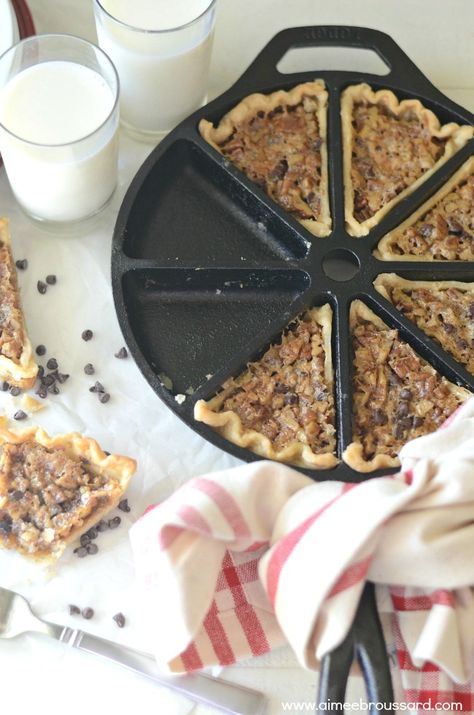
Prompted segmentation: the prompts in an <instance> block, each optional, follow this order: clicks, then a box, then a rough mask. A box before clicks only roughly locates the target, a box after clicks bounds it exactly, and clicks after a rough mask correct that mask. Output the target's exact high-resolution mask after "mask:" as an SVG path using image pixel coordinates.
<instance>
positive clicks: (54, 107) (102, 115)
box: [0, 35, 119, 225]
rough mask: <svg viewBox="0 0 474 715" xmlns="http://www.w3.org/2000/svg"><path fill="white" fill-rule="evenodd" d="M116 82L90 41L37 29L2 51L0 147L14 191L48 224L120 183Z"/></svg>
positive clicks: (95, 204) (80, 210) (78, 214)
mask: <svg viewBox="0 0 474 715" xmlns="http://www.w3.org/2000/svg"><path fill="white" fill-rule="evenodd" d="M118 98H119V81H118V77H117V72H116V70H115V68H114V65H113V64H112V62H111V61H110V59H109V58H108V57H107V55H106V54H105V53H104V52H103V51H102V50H100V49H99V48H98V47H96V46H95V45H93V44H91V43H89V42H86V41H85V40H81V39H80V38H78V37H73V36H71V35H38V36H36V37H30V38H28V39H26V40H23V41H22V42H19V43H18V44H17V45H14V46H13V47H12V48H10V49H9V50H7V52H5V53H4V54H3V55H2V56H1V57H0V152H1V154H2V157H3V162H4V164H5V169H6V172H7V175H8V179H9V182H10V185H11V188H12V191H13V193H14V194H15V197H16V199H17V201H18V203H19V204H20V206H21V207H22V208H23V210H24V211H25V212H26V213H27V214H29V215H30V216H31V217H32V218H34V219H37V220H39V221H42V222H48V223H52V224H56V225H58V224H62V223H69V222H72V221H79V220H81V219H84V218H86V217H88V216H91V215H93V214H95V213H96V212H97V211H99V210H100V209H101V208H102V207H103V206H104V205H105V204H106V203H107V202H108V200H109V199H110V197H111V196H112V194H113V192H114V189H115V186H116V183H117V153H118V144H117V134H118V119H119V118H118V115H119V110H118Z"/></svg>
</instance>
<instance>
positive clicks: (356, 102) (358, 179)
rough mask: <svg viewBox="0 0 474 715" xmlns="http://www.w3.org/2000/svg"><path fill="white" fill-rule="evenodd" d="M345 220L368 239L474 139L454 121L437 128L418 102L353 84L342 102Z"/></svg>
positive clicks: (471, 132)
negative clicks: (386, 218)
mask: <svg viewBox="0 0 474 715" xmlns="http://www.w3.org/2000/svg"><path fill="white" fill-rule="evenodd" d="M341 117H342V131H343V149H344V197H345V216H346V224H347V229H348V231H349V233H350V234H351V235H352V236H366V235H367V234H368V233H369V231H370V230H371V229H372V228H373V227H374V226H376V225H377V224H378V223H379V222H380V220H381V219H382V218H383V217H384V216H385V215H386V214H387V213H388V212H389V211H390V210H391V209H392V208H393V207H394V206H395V204H397V203H398V202H399V201H401V200H402V199H404V198H405V197H406V196H407V195H408V194H410V193H411V192H412V191H414V190H415V189H416V188H418V186H420V184H421V183H422V182H423V181H425V180H426V179H427V178H428V177H429V176H430V175H431V174H433V172H434V171H436V170H437V169H438V168H439V167H440V166H441V165H442V164H443V163H444V162H445V161H447V159H449V157H451V156H453V154H455V153H456V152H457V151H458V149H460V148H461V147H462V146H464V144H466V142H467V141H468V140H469V139H471V138H472V136H473V135H474V128H473V127H469V126H459V125H458V124H455V123H454V122H451V123H450V124H445V125H444V126H441V125H440V123H439V120H438V118H437V117H436V116H435V115H434V114H433V112H431V111H430V110H429V109H427V108H426V107H424V106H423V104H421V102H420V101H419V100H417V99H404V100H402V101H399V100H398V99H397V97H396V96H395V95H394V94H393V92H391V91H390V90H388V89H380V90H378V91H377V92H374V91H373V90H372V89H371V88H370V87H369V86H368V85H367V84H358V85H352V86H350V87H348V88H347V89H345V90H344V92H343V94H342V100H341Z"/></svg>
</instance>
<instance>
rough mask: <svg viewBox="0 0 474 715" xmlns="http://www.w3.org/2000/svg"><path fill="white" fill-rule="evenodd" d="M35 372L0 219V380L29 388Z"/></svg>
mask: <svg viewBox="0 0 474 715" xmlns="http://www.w3.org/2000/svg"><path fill="white" fill-rule="evenodd" d="M37 372H38V366H37V365H36V363H35V361H34V358H33V351H32V348H31V343H30V341H29V339H28V335H27V332H26V327H25V321H24V318H23V313H22V309H21V303H20V293H19V289H18V283H17V278H16V268H15V263H14V261H13V256H12V251H11V244H10V233H9V230H8V221H7V219H4V218H0V380H6V381H7V382H9V383H10V384H11V385H17V386H18V387H21V388H22V389H28V388H30V387H33V385H34V383H35V380H36V374H37Z"/></svg>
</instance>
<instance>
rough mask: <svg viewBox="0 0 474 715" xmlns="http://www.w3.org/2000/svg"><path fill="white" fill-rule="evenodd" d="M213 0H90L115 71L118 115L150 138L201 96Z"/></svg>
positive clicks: (204, 86)
mask: <svg viewBox="0 0 474 715" xmlns="http://www.w3.org/2000/svg"><path fill="white" fill-rule="evenodd" d="M215 4H216V0H94V8H95V19H96V27H97V36H98V39H99V45H100V46H101V47H102V49H104V50H105V52H106V53H107V54H108V55H109V56H110V57H111V58H112V60H113V62H114V64H115V66H116V68H117V71H118V74H119V77H120V85H121V88H120V118H121V122H122V124H123V125H124V127H125V128H126V129H128V131H129V132H131V133H132V134H133V135H135V136H136V138H138V139H145V140H147V139H149V140H152V141H153V140H156V139H159V138H160V137H162V136H163V135H164V134H165V133H166V132H168V131H169V130H170V129H172V128H173V127H174V126H175V125H176V124H178V122H180V121H181V120H182V119H184V118H185V117H186V116H187V115H188V114H190V113H191V112H193V111H194V110H195V109H197V108H198V107H199V106H201V105H202V104H203V103H204V102H205V100H206V92H207V79H208V72H209V61H210V56H211V48H212V36H213V32H214V21H215Z"/></svg>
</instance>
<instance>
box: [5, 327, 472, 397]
mask: <svg viewBox="0 0 474 715" xmlns="http://www.w3.org/2000/svg"><path fill="white" fill-rule="evenodd" d="M456 345H457V346H458V348H460V349H461V350H465V349H466V348H467V347H469V346H468V344H467V341H466V340H464V338H459V339H458V340H456ZM10 392H11V390H10Z"/></svg>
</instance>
